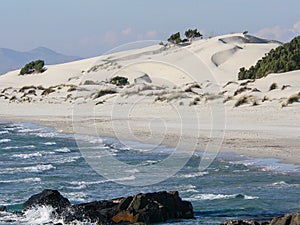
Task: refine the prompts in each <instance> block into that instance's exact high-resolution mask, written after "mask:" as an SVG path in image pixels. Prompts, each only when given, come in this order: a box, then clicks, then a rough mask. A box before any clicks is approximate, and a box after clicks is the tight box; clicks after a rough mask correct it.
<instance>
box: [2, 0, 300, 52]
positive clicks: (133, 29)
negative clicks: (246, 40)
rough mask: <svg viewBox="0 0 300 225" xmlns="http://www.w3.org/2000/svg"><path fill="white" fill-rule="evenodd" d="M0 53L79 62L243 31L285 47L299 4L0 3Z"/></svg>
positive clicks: (198, 0) (200, 0)
mask: <svg viewBox="0 0 300 225" xmlns="http://www.w3.org/2000/svg"><path fill="white" fill-rule="evenodd" d="M0 3H1V6H0V29H1V32H0V48H11V49H14V50H18V51H27V50H30V49H33V48H36V47H40V46H43V47H47V48H50V49H53V50H55V51H58V52H61V53H64V54H68V55H74V56H81V57H91V56H97V55H101V54H103V53H105V52H106V51H109V50H110V49H112V48H115V47H117V46H119V45H121V44H125V43H128V42H134V41H142V40H163V41H165V40H167V38H168V37H169V36H170V34H172V33H175V32H177V31H180V32H181V33H182V34H184V31H185V30H186V29H189V28H193V29H194V28H197V29H198V30H200V31H201V33H202V34H203V35H204V37H208V36H216V35H221V34H228V33H233V32H243V31H248V32H249V33H250V34H254V35H258V36H260V37H264V38H270V39H276V40H279V41H282V42H287V41H289V40H290V39H292V38H293V37H295V36H298V35H300V13H299V10H300V1H299V0H285V1H283V0H264V1H262V0H184V1H183V0H181V1H179V0H160V1H159V0H151V1H149V0H148V1H146V0H1V1H0Z"/></svg>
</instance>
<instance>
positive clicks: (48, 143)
mask: <svg viewBox="0 0 300 225" xmlns="http://www.w3.org/2000/svg"><path fill="white" fill-rule="evenodd" d="M43 144H44V145H49V146H51V145H56V142H54V141H53V142H45V143H43Z"/></svg>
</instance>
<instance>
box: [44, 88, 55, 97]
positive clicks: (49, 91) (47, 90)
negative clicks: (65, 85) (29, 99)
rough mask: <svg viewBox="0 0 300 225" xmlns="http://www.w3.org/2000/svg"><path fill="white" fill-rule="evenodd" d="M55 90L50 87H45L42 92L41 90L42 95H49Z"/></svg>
mask: <svg viewBox="0 0 300 225" xmlns="http://www.w3.org/2000/svg"><path fill="white" fill-rule="evenodd" d="M53 92H55V90H54V89H53V88H52V87H49V88H46V89H45V90H44V91H43V92H42V94H41V95H42V96H46V95H49V94H51V93H53Z"/></svg>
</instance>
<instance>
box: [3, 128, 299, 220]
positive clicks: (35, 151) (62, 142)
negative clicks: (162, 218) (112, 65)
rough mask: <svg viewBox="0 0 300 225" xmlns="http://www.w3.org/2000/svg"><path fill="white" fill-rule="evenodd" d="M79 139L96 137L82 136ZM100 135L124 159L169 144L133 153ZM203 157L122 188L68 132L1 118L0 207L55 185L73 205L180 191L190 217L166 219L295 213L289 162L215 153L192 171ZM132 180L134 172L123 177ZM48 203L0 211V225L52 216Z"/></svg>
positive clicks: (138, 158) (153, 159) (145, 156)
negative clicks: (94, 166)
mask: <svg viewBox="0 0 300 225" xmlns="http://www.w3.org/2000/svg"><path fill="white" fill-rule="evenodd" d="M81 141H82V142H91V143H94V142H95V140H94V139H93V137H88V136H82V137H81ZM135 146H136V149H130V148H128V147H126V148H125V147H124V146H122V144H120V143H118V142H117V141H116V140H114V139H108V138H103V139H101V143H99V149H98V150H99V151H101V149H103V148H106V149H108V150H109V151H111V152H112V153H113V154H114V155H115V156H116V157H117V158H118V159H119V160H122V161H124V162H129V163H135V162H138V163H141V162H144V163H149V164H150V163H154V164H155V163H157V162H160V161H161V160H163V159H165V158H166V157H168V155H169V154H170V152H172V151H171V150H170V149H167V148H165V147H163V146H161V147H160V148H159V150H156V151H153V152H151V151H139V150H138V149H139V144H138V143H136V144H135ZM200 158H201V155H200V154H195V155H194V156H193V157H192V158H191V159H190V161H189V162H188V163H187V165H186V166H185V167H184V168H183V169H182V170H181V171H179V172H178V173H177V174H176V175H174V176H172V177H171V178H169V179H167V180H165V181H163V182H161V183H158V184H155V185H151V186H145V187H134V186H125V185H121V184H118V183H115V182H112V181H108V180H106V179H105V178H103V177H102V176H100V175H99V174H97V173H96V172H95V171H94V170H93V169H92V168H91V167H90V166H89V165H88V164H87V163H86V162H85V160H84V158H83V157H82V155H81V153H80V151H79V150H78V147H77V144H76V141H75V139H74V137H73V136H72V135H66V134H61V133H58V132H56V131H54V130H52V129H50V128H47V127H41V126H37V125H34V124H30V123H23V124H21V123H20V124H16V123H0V166H1V167H0V168H1V169H0V190H1V191H0V206H7V208H8V209H9V211H14V210H20V209H21V207H22V203H23V202H24V201H26V200H27V199H28V198H29V197H30V196H31V195H33V194H36V193H38V192H40V191H42V190H43V189H46V188H48V189H49V188H51V189H57V190H59V191H60V192H61V193H62V194H63V195H64V196H66V197H67V198H68V199H69V200H70V201H71V202H72V203H82V202H88V201H95V200H101V199H111V198H116V197H120V196H127V195H133V194H137V193H140V192H153V191H162V190H170V191H171V190H178V191H179V192H180V195H181V197H182V198H183V199H185V200H189V201H191V202H192V204H193V206H194V211H195V215H196V220H192V221H170V222H169V223H171V224H219V223H220V222H221V221H223V220H225V219H234V218H250V219H258V220H266V219H269V218H271V217H273V216H275V215H280V214H285V213H292V212H299V211H300V204H299V202H300V201H299V200H300V198H299V196H300V173H299V170H298V168H297V167H295V166H293V165H284V164H280V163H278V161H277V160H274V159H252V158H247V157H245V156H237V155H234V154H223V155H220V156H219V157H218V158H217V159H216V160H215V161H214V162H213V164H212V165H211V166H210V167H209V168H208V169H207V170H205V171H202V172H200V171H198V165H199V161H200ZM125 179H131V180H134V179H135V177H134V176H131V177H124V180H125ZM50 211H51V209H47V208H41V209H37V210H36V211H30V212H28V213H27V214H26V215H24V216H18V215H15V214H12V213H11V212H0V224H43V223H47V222H50V221H51V218H50V217H49V215H50V214H51V213H50Z"/></svg>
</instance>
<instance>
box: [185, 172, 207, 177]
mask: <svg viewBox="0 0 300 225" xmlns="http://www.w3.org/2000/svg"><path fill="white" fill-rule="evenodd" d="M207 174H209V172H207V171H206V172H196V173H187V174H181V175H179V177H182V178H193V177H203V176H205V175H207Z"/></svg>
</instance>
